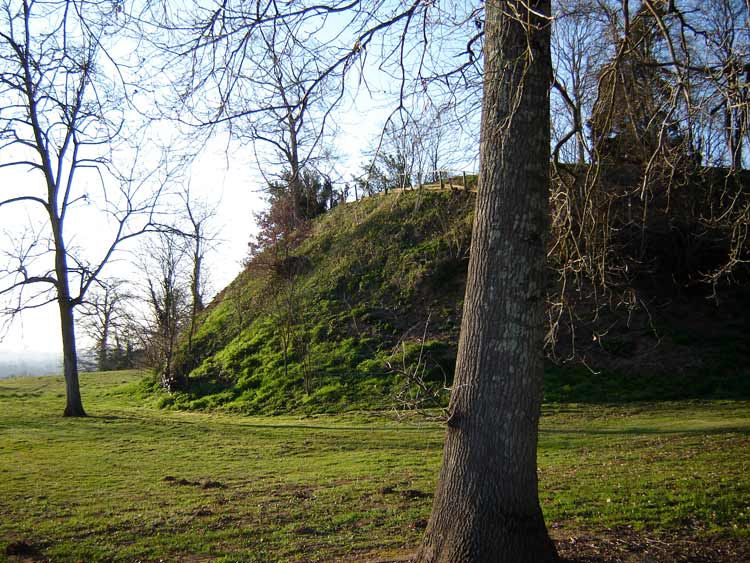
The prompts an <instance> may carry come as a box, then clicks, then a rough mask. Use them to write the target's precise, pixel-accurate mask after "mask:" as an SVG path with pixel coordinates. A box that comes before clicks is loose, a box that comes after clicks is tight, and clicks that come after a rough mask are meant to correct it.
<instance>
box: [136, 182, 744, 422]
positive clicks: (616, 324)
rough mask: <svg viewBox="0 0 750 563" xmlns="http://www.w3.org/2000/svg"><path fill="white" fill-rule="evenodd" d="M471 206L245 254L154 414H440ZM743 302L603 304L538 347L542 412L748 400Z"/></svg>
mask: <svg viewBox="0 0 750 563" xmlns="http://www.w3.org/2000/svg"><path fill="white" fill-rule="evenodd" d="M474 197H475V196H474V195H473V194H471V193H467V192H465V191H459V190H455V191H454V190H445V191H427V190H424V191H419V190H417V191H407V192H403V193H396V194H390V195H380V196H377V197H371V198H367V199H365V200H362V201H359V202H357V203H349V204H346V205H340V206H338V207H335V208H334V209H332V210H331V211H329V212H328V213H326V214H324V215H323V216H321V217H319V218H318V219H317V220H315V221H314V222H313V223H312V225H311V227H310V231H309V233H307V234H306V236H305V238H304V240H303V241H302V242H301V243H300V244H299V245H297V246H295V247H294V249H293V250H292V251H291V252H290V253H288V254H284V255H282V256H279V255H271V252H270V251H268V250H267V251H266V252H265V253H264V254H261V255H259V256H256V257H255V258H254V260H253V261H251V262H250V263H249V264H248V266H247V267H246V269H245V270H244V271H243V272H242V274H240V276H238V278H237V279H235V280H234V282H232V284H230V285H229V287H227V288H226V289H225V290H224V291H222V292H221V293H220V295H219V296H218V297H217V298H216V299H215V300H214V302H213V303H212V304H211V306H210V307H209V308H208V309H207V310H206V311H205V312H204V314H203V316H202V318H201V319H200V324H199V326H198V328H197V330H196V333H195V334H194V336H193V337H192V339H189V340H188V339H187V338H185V339H184V340H183V342H182V345H181V348H180V350H179V351H178V353H177V359H176V363H175V365H176V370H178V371H179V372H180V373H181V375H182V376H187V385H186V387H185V389H184V390H181V391H177V392H174V393H171V394H165V393H164V394H157V396H158V400H159V404H160V406H162V407H176V408H189V409H204V408H210V409H227V410H236V411H240V412H245V413H280V412H308V413H313V412H333V411H341V410H352V409H372V408H376V409H379V408H390V407H393V406H399V405H404V406H409V407H414V406H426V407H433V406H439V405H441V404H444V403H445V401H446V399H447V390H446V387H447V386H449V385H450V381H451V377H452V372H453V369H454V365H455V355H456V344H457V340H458V332H459V325H460V317H461V306H462V300H463V291H464V284H465V275H466V268H467V265H468V253H469V243H470V238H471V220H472V209H473V204H474ZM551 278H552V276H551ZM550 288H551V290H553V291H554V290H555V287H554V284H552V283H551V285H550ZM659 292H661V294H659ZM727 296H728V297H727ZM748 297H749V295H748V292H746V291H744V290H742V289H741V288H739V289H737V288H735V289H732V290H731V291H728V292H726V293H725V294H724V299H723V300H722V301H719V302H718V303H717V302H716V301H709V300H707V299H706V298H705V292H703V291H702V290H699V291H692V293H689V292H685V291H682V290H681V289H680V288H675V289H674V291H671V290H670V292H669V295H668V296H667V297H665V296H664V288H663V287H657V288H655V287H649V285H648V283H646V284H644V288H643V291H642V292H641V297H640V298H639V299H640V301H639V303H641V304H642V306H641V307H640V308H639V309H634V308H632V307H631V308H627V309H622V308H621V307H620V308H618V306H613V307H611V308H609V309H607V310H604V311H602V312H601V313H598V314H597V321H596V323H588V324H585V323H583V324H581V325H580V326H577V327H575V328H576V331H577V332H576V334H575V339H573V338H572V337H571V336H570V334H562V336H561V338H560V341H559V342H558V343H557V345H556V346H554V347H550V349H549V352H550V357H552V358H554V359H555V361H554V362H552V361H550V362H549V364H548V369H547V374H546V390H545V400H546V401H548V402H550V401H575V402H587V401H597V402H600V401H605V402H618V401H632V400H651V399H656V398H660V399H680V398H740V397H750V384H749V383H748V380H749V379H750V378H748V377H747V376H748V373H747V370H748V368H747V366H748V365H750V363H749V362H748V361H749V360H750V352H749V351H748V350H747V349H746V347H745V346H744V342H745V338H746V335H747V334H748V330H747V329H748V323H747V320H746V319H745V318H743V316H742V315H741V314H740V312H741V310H742V307H743V306H747V304H749V302H750V299H748ZM572 344H575V354H573V353H572V349H573V348H574V346H572ZM571 358H572V360H571V361H567V360H569V359H571ZM582 358H585V360H586V361H585V362H581V361H577V360H580V359H582ZM150 385H152V386H153V389H154V390H155V391H156V390H157V387H158V384H157V382H156V381H154V382H152V383H150Z"/></svg>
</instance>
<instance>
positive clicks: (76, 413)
mask: <svg viewBox="0 0 750 563" xmlns="http://www.w3.org/2000/svg"><path fill="white" fill-rule="evenodd" d="M63 416H66V417H68V416H69V417H76V418H83V417H85V416H88V415H87V414H86V411H84V410H83V407H81V408H77V409H74V408H71V407H69V406H68V407H65V410H64V411H63Z"/></svg>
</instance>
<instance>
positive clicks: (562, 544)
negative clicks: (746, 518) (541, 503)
mask: <svg viewBox="0 0 750 563" xmlns="http://www.w3.org/2000/svg"><path fill="white" fill-rule="evenodd" d="M551 534H552V537H553V539H554V540H555V543H556V544H557V550H558V553H559V554H560V557H562V558H563V559H564V560H565V561H567V562H568V563H747V562H748V561H750V541H749V540H746V539H739V538H726V537H725V538H722V537H706V538H695V537H692V536H686V535H682V534H679V533H678V534H672V535H670V534H659V535H650V534H645V533H639V532H635V531H634V530H630V529H628V528H624V529H616V530H606V531H604V532H569V531H565V530H552V532H551Z"/></svg>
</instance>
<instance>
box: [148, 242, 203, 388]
mask: <svg viewBox="0 0 750 563" xmlns="http://www.w3.org/2000/svg"><path fill="white" fill-rule="evenodd" d="M139 255H140V259H139V260H138V265H139V269H140V270H141V271H142V272H143V275H144V279H143V282H142V285H143V288H142V289H143V297H142V300H143V302H144V303H145V305H146V310H145V311H144V313H145V316H144V318H143V320H142V321H141V324H142V335H143V347H144V349H145V350H146V353H147V360H148V363H149V365H151V366H152V367H155V368H156V369H157V371H158V373H159V375H160V377H161V381H162V386H163V387H164V388H165V389H167V390H168V391H173V390H176V389H179V388H182V387H184V385H185V381H184V376H183V374H181V373H177V372H176V371H175V370H174V369H173V365H174V356H175V352H176V350H177V343H178V338H179V336H180V333H181V332H182V331H183V330H185V329H186V328H188V327H189V324H190V318H191V314H190V310H191V298H190V290H189V288H190V279H191V275H190V273H191V267H190V265H189V260H190V249H189V246H188V245H186V244H185V238H184V237H183V236H182V234H181V233H179V232H177V231H176V230H163V231H161V232H159V233H157V234H155V235H152V236H151V237H150V238H149V239H147V240H145V241H144V242H143V243H142V244H141V249H140V251H139Z"/></svg>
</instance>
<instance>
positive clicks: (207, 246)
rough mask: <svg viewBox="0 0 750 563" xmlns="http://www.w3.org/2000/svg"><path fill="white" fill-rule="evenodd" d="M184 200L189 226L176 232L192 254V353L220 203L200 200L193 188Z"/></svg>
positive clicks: (215, 237)
mask: <svg viewBox="0 0 750 563" xmlns="http://www.w3.org/2000/svg"><path fill="white" fill-rule="evenodd" d="M180 199H181V200H182V210H181V214H182V215H184V217H183V221H184V222H185V227H184V228H181V230H180V232H179V233H173V234H181V235H182V237H183V238H184V240H185V243H186V244H187V245H188V254H189V256H190V265H191V268H190V323H189V327H188V353H190V352H191V351H192V348H193V337H194V336H195V328H196V320H197V317H198V314H199V313H200V312H201V311H202V310H203V308H204V307H205V299H206V284H207V281H208V272H207V269H206V264H205V261H206V253H207V252H209V251H210V250H212V249H213V247H214V245H215V244H216V242H217V240H218V236H219V235H218V230H217V227H216V225H215V224H214V221H215V219H216V212H217V208H216V206H211V205H209V204H207V203H206V202H204V201H199V200H196V198H195V197H193V196H192V195H191V192H190V188H189V187H186V188H185V189H184V190H183V191H182V192H180Z"/></svg>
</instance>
